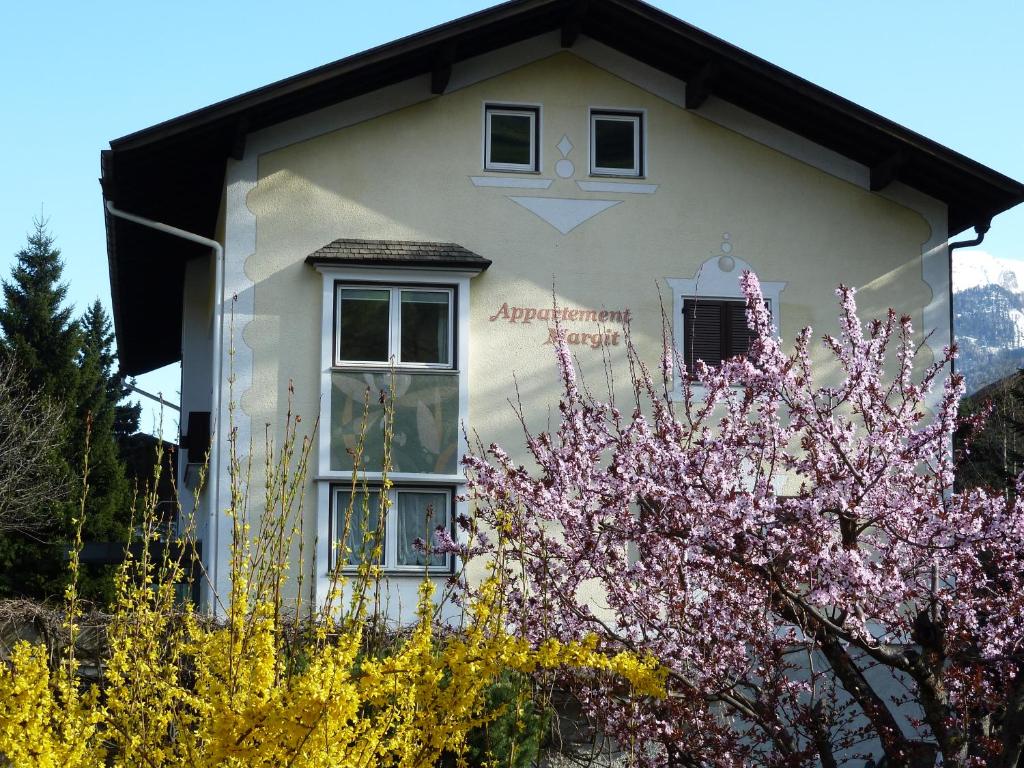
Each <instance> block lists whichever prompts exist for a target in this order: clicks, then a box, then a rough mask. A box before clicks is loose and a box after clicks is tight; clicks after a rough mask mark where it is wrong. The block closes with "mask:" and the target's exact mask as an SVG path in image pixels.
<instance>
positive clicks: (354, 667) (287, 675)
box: [0, 416, 664, 768]
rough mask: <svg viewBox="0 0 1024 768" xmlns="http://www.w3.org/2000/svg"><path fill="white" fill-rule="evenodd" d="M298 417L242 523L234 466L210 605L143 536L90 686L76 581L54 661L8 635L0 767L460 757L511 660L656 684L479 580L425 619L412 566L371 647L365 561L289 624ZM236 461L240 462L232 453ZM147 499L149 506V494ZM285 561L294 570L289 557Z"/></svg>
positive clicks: (658, 687)
mask: <svg viewBox="0 0 1024 768" xmlns="http://www.w3.org/2000/svg"><path fill="white" fill-rule="evenodd" d="M297 423H298V420H297V419H296V420H293V419H292V418H291V417H290V416H289V420H288V428H287V429H286V433H285V441H284V445H283V449H282V450H281V451H279V452H278V453H277V454H276V456H277V458H275V459H273V463H271V461H270V460H268V466H267V476H268V481H267V492H266V498H267V503H266V511H265V513H264V514H263V515H262V516H261V517H260V519H259V521H258V522H257V524H256V530H255V532H253V531H250V528H249V523H248V522H247V521H246V520H245V519H243V515H242V514H240V513H238V512H237V510H244V509H247V499H246V498H245V496H244V488H245V487H246V485H247V483H246V482H245V481H244V478H238V477H237V475H234V476H233V483H234V490H235V493H234V494H233V503H232V510H230V511H229V514H231V516H232V520H233V524H234V529H233V530H234V536H233V545H232V558H231V574H232V584H231V594H230V596H229V597H228V600H227V601H226V604H225V605H224V606H223V614H224V617H223V619H221V620H219V621H214V620H213V619H211V618H210V617H207V616H203V615H200V614H197V613H195V612H194V611H193V610H192V609H191V607H189V606H184V607H181V606H179V605H176V601H175V592H174V584H175V582H178V581H181V577H182V567H181V565H180V564H179V563H178V562H175V561H170V560H166V559H163V560H160V559H159V558H156V557H154V556H151V554H150V552H149V550H148V548H147V549H146V550H145V551H144V552H143V553H142V555H141V557H140V558H138V559H137V560H129V561H128V562H127V563H126V564H125V565H124V566H123V567H122V568H121V569H120V571H119V574H118V577H117V582H116V585H117V601H116V604H115V605H114V606H113V608H112V615H111V617H110V621H109V625H108V627H107V641H108V646H109V652H108V654H107V656H106V661H105V666H103V668H102V669H101V670H100V673H99V677H98V682H92V683H86V682H83V679H82V676H81V675H80V674H79V673H80V672H81V670H80V669H79V665H78V662H77V661H76V658H75V635H76V631H77V627H76V624H75V622H76V618H77V616H76V612H77V610H78V608H77V605H76V596H75V591H74V587H72V588H71V589H70V590H69V599H68V607H67V627H66V628H67V629H68V630H69V632H70V636H71V641H70V642H69V643H68V645H67V646H66V650H65V651H64V652H63V654H62V655H61V657H60V658H58V659H57V661H55V662H52V664H51V662H50V661H49V660H48V658H47V654H46V653H45V650H44V649H43V648H42V647H41V646H39V645H31V644H29V643H27V642H21V643H19V644H18V645H17V646H16V648H15V649H14V651H13V654H12V655H11V657H10V659H9V660H8V662H7V663H0V766H7V765H10V766H15V767H16V768H29V767H32V768H35V767H37V766H38V767H39V768H49V767H50V766H53V768H106V767H107V766H130V767H131V768H142V767H148V768H160V767H163V766H167V767H168V768H171V767H177V766H195V767H197V768H198V767H206V766H210V767H212V766H238V767H241V766H246V767H247V768H248V767H251V766H267V768H281V767H283V766H293V767H294V768H349V767H352V768H355V767H356V766H367V767H373V768H376V767H377V766H401V767H402V768H406V767H408V768H415V767H416V766H434V765H437V764H438V762H439V761H440V760H441V759H442V757H446V756H447V757H449V758H451V759H454V760H456V761H457V762H459V763H463V764H464V763H465V755H466V751H467V736H468V735H469V734H470V733H471V732H472V731H473V729H475V728H479V727H481V726H482V725H485V724H486V723H487V722H488V720H490V719H493V718H495V717H497V716H498V715H499V714H500V713H499V712H496V711H488V709H487V707H486V692H487V690H488V687H489V686H491V685H493V684H494V683H495V682H496V681H498V680H499V678H500V677H501V676H502V675H503V674H507V673H508V672H510V671H512V672H518V673H525V674H532V673H535V672H538V671H541V670H552V669H557V668H559V667H564V666H571V667H576V668H586V669H591V670H593V671H594V673H595V674H607V675H614V676H617V677H619V678H620V679H621V681H622V683H623V685H625V686H629V687H630V688H631V689H632V690H634V691H636V692H639V693H643V694H647V695H654V696H658V695H662V694H663V690H664V674H663V671H662V670H661V669H659V668H658V667H657V665H656V664H655V663H653V661H652V660H650V659H640V658H637V657H636V656H634V655H632V654H627V653H620V654H617V655H610V654H604V653H602V652H600V651H599V650H598V649H597V646H596V641H593V642H591V641H588V642H584V643H581V644H575V645H562V644H560V643H558V642H557V641H555V640H550V641H547V642H545V643H542V644H541V645H540V646H539V647H531V645H530V644H528V643H527V642H526V641H524V640H523V639H521V638H518V637H513V636H510V635H509V634H508V633H507V632H506V631H505V621H504V617H503V615H502V611H501V608H500V596H499V595H498V594H497V590H496V588H495V587H494V585H493V583H492V582H487V583H485V584H484V586H483V588H482V589H481V590H480V593H479V597H478V598H477V599H476V600H475V601H474V602H473V603H472V604H470V605H468V606H467V610H466V620H465V622H464V625H463V626H462V627H461V628H458V629H453V628H451V627H440V626H436V625H435V623H434V621H433V616H434V615H435V608H436V606H435V605H434V602H433V589H434V588H433V586H432V584H431V582H430V581H429V580H428V579H426V578H425V579H424V582H423V584H422V586H421V588H420V597H419V608H418V612H417V620H416V622H415V623H414V624H413V626H412V627H410V628H407V630H406V631H404V632H401V633H399V634H397V635H394V636H393V637H392V638H391V640H390V641H389V642H387V643H384V644H382V643H380V642H379V632H377V629H378V627H379V624H378V623H376V621H375V618H374V617H373V616H371V615H370V614H369V613H368V612H367V608H366V606H367V605H368V604H369V603H370V602H372V601H371V600H369V599H368V598H367V594H366V592H367V590H368V589H369V588H370V585H372V584H374V583H375V580H376V579H377V577H379V576H380V574H379V572H378V571H377V570H376V569H375V567H373V566H367V565H364V566H363V567H362V568H361V569H360V571H359V572H358V574H357V575H354V576H353V577H352V578H351V581H350V582H349V581H348V580H347V579H346V578H345V577H344V575H343V574H341V573H336V574H334V581H333V586H334V597H337V596H338V595H341V594H343V593H345V591H346V589H347V590H348V594H349V595H350V599H349V604H348V606H347V607H334V606H332V600H331V599H330V598H329V599H328V601H327V605H326V606H319V607H317V608H316V609H315V610H311V609H310V607H309V606H307V608H306V610H307V619H305V620H303V621H300V620H299V619H298V618H297V617H298V616H299V615H300V610H301V609H300V606H298V605H289V610H286V609H285V606H286V602H285V601H284V600H283V598H282V597H281V594H282V591H283V590H282V586H283V584H284V579H285V575H286V573H287V571H288V569H289V567H290V565H291V560H292V551H293V548H292V538H293V537H297V540H298V541H299V542H301V538H302V537H301V520H302V515H301V508H302V505H301V488H302V487H303V483H304V478H305V466H306V458H307V457H308V453H309V446H310V445H311V442H310V441H309V439H308V438H307V439H305V440H303V441H302V442H301V447H300V444H299V443H298V441H297V438H296V435H295V424H297ZM268 455H273V452H272V451H270V450H269V449H268ZM232 466H233V467H234V468H236V472H237V468H238V467H240V466H241V462H237V461H233V462H232ZM87 476H88V475H87V473H86V477H87ZM384 482H385V483H387V480H386V479H385V481H384ZM86 487H87V486H86ZM83 496H84V493H83ZM149 502H150V503H149V504H148V506H147V509H149V510H150V511H151V512H152V510H153V509H155V508H156V500H155V499H150V500H149ZM381 517H382V518H383V517H385V515H381ZM346 524H347V522H346ZM142 527H143V529H144V530H143V535H144V538H145V540H146V541H152V540H155V538H156V534H155V531H156V524H155V522H154V519H153V515H152V514H150V516H149V517H147V519H146V520H145V521H144V523H143V526H142ZM373 534H374V532H368V539H369V540H370V541H371V543H372V542H373V541H374V535H373ZM378 545H379V544H378ZM366 560H367V561H369V562H372V561H373V558H372V557H370V558H366ZM298 563H299V568H300V570H301V568H302V563H301V556H300V557H299V558H298ZM72 567H73V568H76V567H77V562H76V558H73V561H72ZM300 593H301V580H300ZM339 602H340V601H339ZM371 635H372V636H373V639H372V640H371V639H370V636H371Z"/></svg>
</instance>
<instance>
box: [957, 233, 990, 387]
mask: <svg viewBox="0 0 1024 768" xmlns="http://www.w3.org/2000/svg"><path fill="white" fill-rule="evenodd" d="M991 226H992V219H982V220H981V221H979V222H978V223H977V224H975V225H974V233H975V234H976V235H977V237H975V238H974V239H973V240H961V241H960V242H958V243H950V244H949V248H948V250H949V340H950V342H955V341H956V335H955V333H954V329H953V319H954V317H955V313H954V312H953V251H955V250H956V249H957V248H971V247H973V246H975V245H981V243H982V241H983V240H984V239H985V234H986V233H987V232H988V230H989V228H990V227H991ZM954 372H956V360H953V361H952V362H951V363H950V373H954Z"/></svg>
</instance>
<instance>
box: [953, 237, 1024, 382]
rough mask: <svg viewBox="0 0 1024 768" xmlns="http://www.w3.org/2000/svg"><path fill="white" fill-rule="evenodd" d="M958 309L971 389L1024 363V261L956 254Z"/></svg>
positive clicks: (960, 340)
mask: <svg viewBox="0 0 1024 768" xmlns="http://www.w3.org/2000/svg"><path fill="white" fill-rule="evenodd" d="M953 311H954V329H955V333H956V340H957V343H958V344H959V346H960V360H959V361H958V364H957V368H958V369H959V370H960V371H961V372H962V373H963V374H964V376H965V377H966V380H967V389H968V392H974V391H976V390H978V389H980V388H982V387H984V386H985V385H987V384H990V383H991V382H993V381H996V380H998V379H1001V378H1003V377H1004V376H1007V375H1009V374H1011V373H1013V372H1014V371H1016V370H1017V369H1018V368H1021V367H1024V261H1017V260H1014V259H1000V258H996V257H995V256H993V255H991V254H990V253H986V252H985V251H956V252H954V254H953Z"/></svg>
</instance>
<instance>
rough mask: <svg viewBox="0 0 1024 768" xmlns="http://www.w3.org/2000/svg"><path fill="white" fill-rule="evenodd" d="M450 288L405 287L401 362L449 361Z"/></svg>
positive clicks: (403, 292)
mask: <svg viewBox="0 0 1024 768" xmlns="http://www.w3.org/2000/svg"><path fill="white" fill-rule="evenodd" d="M448 298H449V294H448V292H447V291H444V292H441V291H402V362H403V363H443V364H447V363H448V318H449V307H448Z"/></svg>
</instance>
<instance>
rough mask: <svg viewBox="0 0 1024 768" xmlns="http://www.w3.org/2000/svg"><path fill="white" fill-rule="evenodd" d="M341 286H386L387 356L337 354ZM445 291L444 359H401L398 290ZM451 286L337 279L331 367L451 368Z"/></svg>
mask: <svg viewBox="0 0 1024 768" xmlns="http://www.w3.org/2000/svg"><path fill="white" fill-rule="evenodd" d="M345 289H355V290H386V291H390V295H389V297H388V309H389V313H388V359H387V360H347V359H343V358H342V357H341V292H342V291H344V290H345ZM403 291H418V292H424V293H447V295H448V345H447V346H448V359H447V360H445V361H444V362H441V363H414V362H405V361H403V360H402V292H403ZM454 346H455V289H454V288H453V287H451V286H437V285H408V284H402V283H395V284H390V283H389V284H384V283H368V282H362V283H360V282H350V283H346V282H340V281H339V282H338V283H336V284H335V294H334V367H335V368H390V367H391V365H392V363H394V366H395V367H396V368H401V369H410V370H440V371H450V370H452V369H453V368H455V365H454V355H455V350H454Z"/></svg>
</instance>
